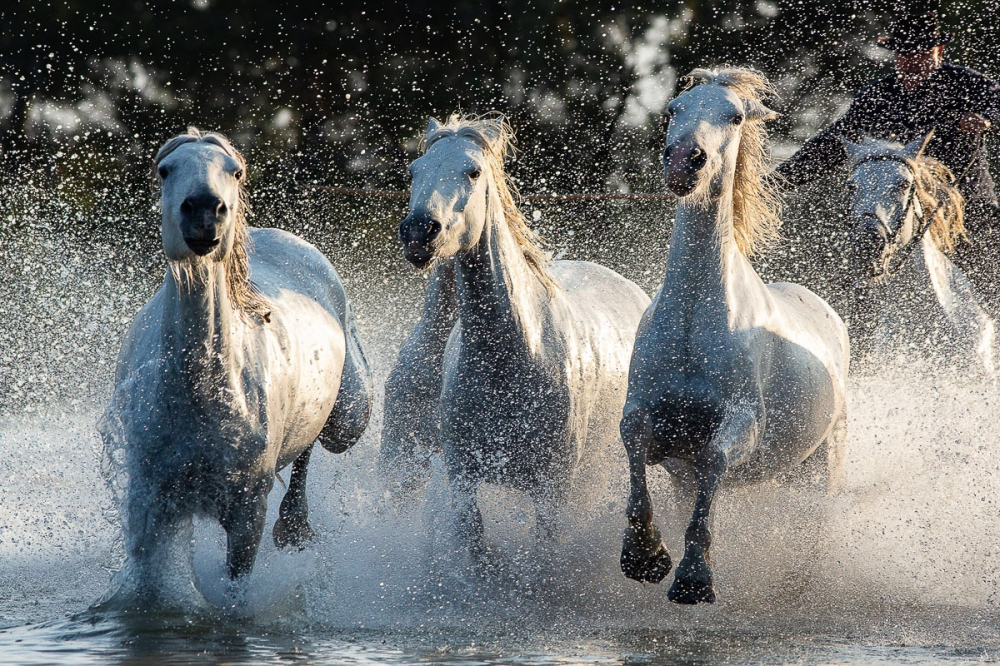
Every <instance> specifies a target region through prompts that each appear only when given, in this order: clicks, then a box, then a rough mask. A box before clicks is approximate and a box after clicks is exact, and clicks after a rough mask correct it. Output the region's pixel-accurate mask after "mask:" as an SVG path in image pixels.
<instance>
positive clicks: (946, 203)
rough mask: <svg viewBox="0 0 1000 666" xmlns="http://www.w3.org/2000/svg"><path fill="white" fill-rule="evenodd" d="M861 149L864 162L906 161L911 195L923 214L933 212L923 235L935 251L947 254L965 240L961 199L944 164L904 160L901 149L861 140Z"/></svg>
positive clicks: (922, 159)
mask: <svg viewBox="0 0 1000 666" xmlns="http://www.w3.org/2000/svg"><path fill="white" fill-rule="evenodd" d="M861 145H862V146H863V147H864V148H865V152H864V156H865V158H866V159H871V158H878V157H889V158H892V159H899V158H900V157H902V158H903V159H904V160H905V161H906V166H908V167H909V168H910V171H911V172H912V173H913V186H914V188H915V189H914V195H915V196H916V197H917V201H919V202H920V207H921V208H922V209H923V211H924V214H930V212H934V219H933V220H931V223H930V227H928V229H927V233H928V234H929V235H930V237H931V241H932V242H933V243H934V245H935V246H936V247H937V249H939V250H941V251H942V252H944V253H946V254H948V253H951V252H953V251H954V250H955V246H956V245H958V243H959V242H960V241H961V240H962V239H963V238H965V237H966V236H965V197H964V196H962V193H961V192H959V191H958V184H957V183H956V182H955V174H953V173H952V171H951V169H949V168H948V167H947V166H945V164H944V163H943V162H941V161H939V160H936V159H934V158H933V157H930V156H929V155H920V156H918V157H917V158H915V159H914V158H910V157H906V156H905V155H904V154H903V145H902V144H899V143H896V142H894V141H885V140H882V139H874V138H872V137H865V138H864V139H863V140H862V142H861Z"/></svg>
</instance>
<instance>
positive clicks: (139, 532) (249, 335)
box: [98, 128, 372, 601]
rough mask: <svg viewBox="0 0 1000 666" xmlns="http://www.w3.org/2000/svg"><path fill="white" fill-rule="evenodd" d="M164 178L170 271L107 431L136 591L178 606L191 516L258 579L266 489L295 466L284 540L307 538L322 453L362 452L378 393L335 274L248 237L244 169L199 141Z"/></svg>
mask: <svg viewBox="0 0 1000 666" xmlns="http://www.w3.org/2000/svg"><path fill="white" fill-rule="evenodd" d="M155 170H156V174H157V177H158V179H159V182H160V184H161V187H162V200H161V209H162V236H163V249H164V252H165V254H166V256H167V260H168V262H169V270H168V271H167V274H166V278H165V280H164V282H163V285H162V286H161V287H160V289H159V290H158V291H157V292H156V294H155V295H154V296H153V297H152V298H151V299H150V301H149V302H148V303H146V305H145V306H144V307H143V308H142V310H141V311H140V312H139V314H138V315H137V316H136V318H135V320H134V321H133V322H132V325H131V327H130V328H129V331H128V334H127V335H126V336H125V340H124V342H123V343H122V348H121V352H120V354H119V356H118V367H117V372H116V378H115V392H114V396H113V397H112V399H111V403H110V404H109V405H108V407H107V410H106V411H105V413H104V415H103V417H102V418H101V421H100V423H99V424H98V428H99V430H100V432H101V434H102V436H103V438H104V439H105V446H106V449H107V450H108V451H114V450H115V449H118V450H121V451H123V452H124V456H125V461H124V466H125V471H126V472H127V474H128V477H129V482H128V487H127V491H126V494H125V497H124V506H123V509H124V530H125V546H126V556H127V563H126V567H127V568H126V570H125V571H126V573H127V574H128V580H129V581H130V583H131V584H132V585H133V586H134V593H135V594H138V595H141V596H142V597H143V598H144V599H146V598H154V599H164V600H167V601H169V596H170V594H171V592H172V591H171V590H169V589H165V588H166V587H167V585H166V583H165V582H164V580H163V576H164V574H165V572H166V571H167V570H168V569H169V568H170V565H169V562H168V561H167V560H168V559H169V558H168V554H169V552H170V551H171V549H172V542H173V541H174V540H175V538H176V537H177V536H178V535H181V534H183V533H184V531H185V530H189V529H190V524H191V518H192V516H194V515H198V514H201V515H207V516H209V517H212V518H215V519H217V520H218V521H219V522H220V523H221V525H222V527H223V528H224V529H225V531H226V536H227V542H228V546H227V557H226V560H227V567H228V573H229V576H230V578H231V579H232V580H233V581H238V580H240V579H241V578H242V577H244V576H246V575H247V574H249V573H250V571H251V569H252V568H253V564H254V559H255V557H256V553H257V549H258V546H259V544H260V539H261V536H262V532H263V529H264V518H265V511H266V507H267V504H266V501H267V495H268V492H269V491H270V490H271V487H272V486H273V484H274V479H275V475H276V473H277V471H278V470H281V469H282V468H284V467H286V466H287V465H289V464H291V465H292V474H291V479H290V482H289V484H288V490H287V492H286V494H285V496H284V499H283V501H282V503H281V509H280V512H279V513H280V515H279V518H278V520H277V522H276V523H275V525H274V530H273V536H274V540H275V543H276V544H277V545H278V546H279V547H282V546H286V545H291V546H301V545H302V544H304V543H305V542H306V541H308V540H309V539H310V538H311V537H312V530H311V529H310V527H309V524H308V522H307V506H306V494H305V482H306V468H307V465H308V462H309V456H310V453H311V451H312V447H313V444H314V442H315V441H316V440H317V438H318V439H319V441H320V443H321V444H322V445H323V446H324V447H325V448H327V449H329V450H330V451H333V452H335V453H340V452H343V451H345V450H347V449H348V448H349V447H350V446H352V445H353V444H354V443H355V442H356V441H357V440H358V438H359V437H360V436H361V434H362V432H363V431H364V429H365V427H366V425H367V423H368V417H369V412H370V410H371V401H372V385H371V379H370V373H369V368H368V364H367V361H366V360H365V357H364V354H363V352H362V349H361V342H360V340H359V338H358V331H357V327H356V325H355V321H354V316H353V314H352V312H351V308H350V305H349V304H348V302H347V295H346V293H345V292H344V287H343V285H342V284H341V282H340V278H339V277H338V276H337V273H336V271H335V270H334V269H333V266H331V265H330V262H329V261H327V259H326V258H325V257H324V256H323V255H321V254H320V253H319V251H317V250H316V248H314V247H313V246H312V245H309V244H308V243H306V242H305V241H303V240H301V239H299V238H297V237H295V236H293V235H291V234H288V233H285V232H282V231H278V230H275V229H250V228H248V227H247V224H246V218H245V214H246V209H247V204H246V194H245V185H246V177H245V176H246V164H245V162H244V160H243V157H242V156H241V155H240V154H239V153H238V152H237V151H236V150H235V149H234V148H233V146H232V145H231V144H230V143H229V141H227V140H226V139H225V137H223V136H221V135H219V134H213V133H209V134H202V133H201V132H199V131H198V130H196V129H194V128H191V129H189V130H188V133H187V134H182V135H180V136H177V137H174V138H173V139H171V140H170V141H168V142H167V143H166V144H164V146H163V147H162V148H161V149H160V151H159V152H158V153H157V155H156V161H155ZM251 242H252V248H253V249H252V250H251ZM251 278H252V280H253V281H252V282H251ZM233 589H234V590H236V591H238V590H239V589H240V588H239V587H237V588H233Z"/></svg>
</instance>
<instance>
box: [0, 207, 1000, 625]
mask: <svg viewBox="0 0 1000 666" xmlns="http://www.w3.org/2000/svg"><path fill="white" fill-rule="evenodd" d="M387 226H388V225H387ZM388 229H391V227H388ZM390 234H391V232H390V231H389V230H381V229H380V230H379V231H378V232H377V234H376V238H375V240H374V241H372V243H373V244H374V245H376V246H380V247H382V248H383V250H380V251H382V252H385V253H387V254H386V255H385V256H390V255H391V248H392V245H391V235H390ZM306 235H307V237H308V236H309V233H308V231H307V232H306ZM317 235H319V234H317ZM144 247H146V248H147V250H145V252H146V254H145V255H144V254H143V252H140V251H133V252H131V253H130V252H127V251H124V250H122V248H121V247H116V246H115V244H114V243H113V242H112V241H110V240H107V239H105V241H104V242H98V241H95V240H93V239H88V240H86V241H85V242H84V241H81V240H77V239H74V238H65V237H62V238H60V239H59V240H58V241H56V240H54V239H52V240H47V239H44V238H42V239H37V238H36V239H33V241H32V242H28V239H25V240H24V241H23V245H22V246H12V245H11V244H10V243H8V244H6V245H5V246H4V250H5V252H4V253H5V255H6V256H7V257H9V256H11V255H12V254H16V255H17V256H18V257H19V258H20V269H19V271H18V272H15V273H14V274H13V275H12V276H10V277H8V278H7V279H5V280H4V281H3V283H2V285H0V289H2V290H3V291H4V294H5V298H4V303H5V307H6V308H10V310H9V311H8V317H7V318H6V321H5V323H4V325H3V326H4V328H3V329H2V330H0V335H2V336H3V338H4V340H5V341H7V342H8V343H9V344H7V346H6V347H5V348H4V349H5V351H4V357H3V364H4V374H5V377H4V381H5V382H6V383H7V385H14V386H16V385H17V382H18V381H21V380H22V379H24V380H25V383H22V384H21V387H22V389H21V391H20V392H19V393H8V394H7V396H6V397H5V399H6V400H7V403H6V404H5V410H6V416H5V417H4V419H3V421H2V422H0V478H2V479H3V483H2V484H0V588H2V589H4V590H9V591H10V592H5V594H4V596H3V598H2V599H0V622H3V623H6V624H8V625H14V624H20V623H23V622H25V621H33V620H39V619H45V618H51V617H53V616H54V615H58V614H63V613H68V612H79V611H81V610H83V609H84V608H86V606H87V605H89V604H90V603H92V602H94V601H96V600H98V599H99V598H101V596H102V595H103V594H104V593H105V592H106V591H107V590H108V588H109V585H110V582H109V581H110V580H111V571H110V570H112V569H114V568H115V567H116V566H118V565H119V564H120V546H118V545H116V544H119V543H120V525H119V524H118V521H117V520H116V514H115V510H114V509H115V504H114V499H115V492H113V489H109V487H108V486H107V484H106V481H107V479H109V478H110V479H114V478H115V474H116V473H117V472H120V471H121V470H120V465H119V463H120V461H119V460H116V459H115V458H114V457H113V456H108V455H106V452H104V451H102V449H101V444H100V442H99V441H98V438H97V435H96V432H95V430H94V421H95V420H96V418H97V416H98V414H99V413H100V410H101V408H102V406H103V401H104V400H106V399H107V396H108V394H109V392H110V386H111V365H110V359H112V358H113V356H114V354H115V353H116V352H117V341H118V340H119V339H120V336H121V334H122V332H123V330H124V327H125V326H126V325H127V320H128V319H129V317H130V315H131V313H133V312H134V311H135V310H137V309H138V307H139V306H140V305H141V302H142V301H143V300H144V298H145V297H146V296H147V295H148V294H149V293H150V292H151V290H152V289H153V288H155V286H156V284H157V283H158V280H159V277H160V275H161V274H160V273H159V271H158V270H157V268H156V260H155V257H156V249H155V245H153V244H147V245H146V246H144ZM570 249H571V251H572V249H573V248H570ZM330 254H331V255H333V256H334V257H335V262H336V263H338V268H340V270H341V273H342V274H343V275H344V276H345V278H346V282H347V288H348V290H349V292H350V294H351V297H352V299H353V300H354V301H355V304H356V307H357V313H358V318H359V323H360V326H361V329H362V334H363V336H364V339H365V342H366V344H367V348H368V352H369V355H370V358H371V360H372V364H373V366H374V368H375V370H376V373H377V377H376V380H377V388H378V390H381V383H382V382H383V381H384V379H385V377H386V375H387V374H388V372H389V369H390V367H391V364H392V362H393V361H394V358H395V353H396V350H397V349H398V346H399V344H400V342H401V340H402V338H403V336H404V335H405V333H406V331H407V330H408V328H409V326H410V325H412V323H413V321H414V318H415V316H416V312H417V309H418V303H419V299H420V297H421V294H422V291H421V290H422V284H421V282H420V279H419V278H414V277H413V276H412V275H411V274H410V273H408V272H407V270H408V269H407V268H406V267H405V266H403V265H402V262H401V261H396V260H389V259H386V260H385V262H383V261H382V260H381V259H378V256H379V255H374V256H375V257H376V260H375V261H372V262H370V263H369V265H367V267H366V262H365V261H363V258H364V257H362V256H361V255H355V254H352V253H351V251H350V250H345V249H344V248H343V247H340V248H333V249H332V251H330ZM580 254H582V255H584V256H586V254H587V252H586V251H585V250H584V251H583V252H580ZM136 255H138V256H139V257H140V259H136V260H135V261H134V262H133V261H131V260H129V261H126V259H128V258H129V257H132V258H133V259H134V258H135V256H136ZM338 256H339V257H340V259H339V260H338V259H337V257H338ZM372 256H373V255H368V257H367V258H369V259H370V258H371V257H372ZM345 257H346V258H345ZM657 261H658V259H657V257H650V258H649V259H648V264H649V265H654V264H655V263H656V262H657ZM392 262H395V263H392ZM130 265H132V266H133V271H132V272H130V271H129V270H128V268H129V266H130ZM136 265H139V266H143V267H144V268H142V270H137V269H135V268H134V267H135V266H136ZM387 265H388V266H389V268H388V269H387V268H386V266H387ZM649 265H646V264H642V265H638V266H636V265H633V266H630V267H626V268H627V270H629V271H631V272H633V273H638V274H642V273H643V272H644V271H645V272H648V271H649V270H650V267H649ZM654 267H655V266H654ZM387 276H388V277H387ZM397 276H398V278H397ZM90 324H93V327H90ZM14 341H17V342H14ZM26 341H30V342H26ZM41 368H44V372H45V373H46V374H45V376H44V377H43V376H41V375H40V374H39V373H40V372H42V370H41ZM29 372H30V373H34V374H35V380H33V382H28V381H27V380H26V378H25V374H26V373H29ZM84 387H86V388H84ZM849 392H850V395H849V410H850V411H849V419H850V423H849V432H850V434H849V438H848V453H847V459H846V462H845V469H844V475H843V479H842V483H841V485H840V487H839V488H838V489H837V490H836V491H835V492H832V493H831V492H828V491H827V489H826V487H825V484H823V483H814V482H809V481H808V480H807V481H796V482H789V483H784V482H773V483H765V484H763V485H759V486H752V487H747V488H730V489H728V490H726V491H725V493H724V494H723V495H722V497H721V499H720V501H719V502H718V506H717V509H716V515H715V523H714V524H715V527H714V533H715V539H714V545H713V564H714V567H715V570H716V577H717V586H718V592H719V596H720V603H718V604H716V605H715V606H714V607H696V608H682V607H677V606H674V605H672V604H670V603H669V602H668V601H667V598H666V590H667V586H666V585H661V586H653V585H642V584H639V583H635V582H633V581H629V580H626V579H625V578H624V577H623V576H622V575H621V573H620V571H619V568H618V555H619V548H620V539H621V533H622V530H623V528H624V518H623V515H624V503H625V497H626V482H627V475H626V472H625V469H626V465H625V457H624V454H623V451H622V448H621V446H620V443H619V442H618V440H617V437H616V436H615V434H614V433H613V432H608V433H606V434H605V435H604V436H603V437H602V438H601V441H599V442H597V443H596V448H597V450H598V455H596V456H595V459H594V461H593V462H592V469H591V471H592V473H590V474H585V475H584V477H583V478H582V479H581V483H580V486H579V487H578V491H579V492H577V494H576V497H574V499H573V501H572V502H571V504H570V506H569V507H568V508H567V509H566V511H565V514H564V518H563V521H562V524H563V525H564V528H563V530H562V533H561V534H560V536H559V538H558V540H557V542H556V543H554V544H538V543H536V541H535V533H534V529H533V523H534V514H533V510H532V507H531V504H530V502H529V501H528V500H527V499H526V498H524V497H522V496H520V495H519V494H517V493H515V492H512V491H509V490H506V489H502V488H495V487H487V488H485V489H484V491H483V492H482V496H481V499H482V507H483V511H484V517H485V519H486V524H487V539H488V543H489V544H490V548H491V551H492V553H491V557H492V562H493V566H492V567H491V570H490V572H489V575H486V576H483V575H481V574H479V573H477V572H476V571H475V570H474V569H473V568H472V567H471V564H470V562H469V560H468V557H467V556H466V555H465V553H464V552H463V550H462V548H461V547H460V545H459V544H457V543H456V542H455V540H454V539H453V537H452V533H451V513H450V507H449V496H448V489H447V483H446V478H445V474H444V471H443V469H442V468H441V465H440V462H439V461H438V462H437V463H436V464H435V466H434V467H433V469H432V474H431V475H430V478H429V479H428V480H427V484H426V488H425V489H423V490H422V491H421V492H420V493H418V494H416V495H415V496H412V497H409V498H397V497H393V496H391V495H390V494H389V493H388V491H387V489H386V486H385V484H383V483H382V481H381V479H380V478H379V477H378V474H377V465H376V456H377V446H378V435H379V432H380V427H381V413H380V412H379V411H376V413H375V415H374V418H373V419H372V423H371V426H370V428H369V431H368V432H367V433H366V435H365V437H364V438H363V439H362V441H361V442H360V443H359V444H358V445H357V446H356V447H355V448H354V449H353V450H351V451H349V452H348V453H346V454H344V455H340V456H334V455H330V454H327V453H326V452H317V455H314V456H313V467H312V469H311V471H310V477H309V499H310V507H311V511H312V516H311V520H312V524H313V527H314V528H315V529H316V531H317V533H318V538H317V539H316V541H315V542H314V543H313V544H312V545H311V546H309V547H308V548H307V549H306V550H304V551H302V552H280V551H278V550H276V549H275V547H274V546H273V544H271V543H270V541H269V539H265V541H264V544H263V547H262V549H261V552H260V555H259V557H258V560H257V565H256V568H255V570H254V572H253V574H252V576H251V579H250V582H249V588H248V589H249V594H248V598H247V603H246V607H245V608H243V609H240V610H239V611H236V613H237V614H238V616H239V617H240V618H242V619H241V621H250V622H252V623H255V624H257V625H259V626H262V627H270V628H275V627H286V628H298V629H301V628H303V627H310V628H313V629H317V628H318V630H322V631H349V632H372V631H374V632H394V633H395V634H396V635H400V636H402V635H408V632H409V634H412V635H416V636H419V635H423V634H424V633H425V632H430V633H433V632H438V633H440V632H453V633H454V632H457V634H458V635H461V636H464V637H466V638H467V639H468V637H473V638H472V640H473V641H475V640H497V641H499V640H501V639H502V638H503V637H504V636H509V635H515V636H526V635H530V636H532V637H535V638H536V640H537V637H538V636H548V637H550V638H553V639H555V638H556V637H563V638H564V637H566V636H576V637H586V638H587V640H591V641H593V640H597V641H600V640H607V641H626V640H633V639H634V640H637V641H640V642H641V641H645V640H647V639H648V637H644V636H645V634H642V632H643V631H645V630H656V631H664V630H670V631H675V632H677V633H676V635H675V639H676V640H677V641H679V642H680V643H683V640H684V638H683V637H684V635H685V632H691V631H702V632H708V633H710V634H711V633H712V632H725V633H726V635H729V636H733V635H735V636H748V635H757V634H761V633H767V634H768V635H772V636H780V635H785V634H787V633H789V632H800V633H803V632H804V633H811V634H817V633H818V634H824V635H838V636H839V635H846V636H849V637H854V638H855V639H857V640H861V641H864V640H873V641H886V640H888V641H898V642H904V643H905V642H913V641H917V642H922V643H924V644H927V643H934V642H944V643H951V644H955V643H961V642H965V641H968V642H975V643H976V644H990V645H995V644H998V643H1000V633H998V631H997V629H996V627H997V626H1000V622H998V620H1000V613H998V609H997V606H998V604H1000V583H998V579H1000V545H998V544H1000V507H998V499H997V498H998V497H1000V487H998V484H1000V447H997V446H996V444H995V437H994V433H997V432H1000V410H998V409H997V406H998V401H1000V397H998V394H997V393H996V390H995V388H994V387H992V386H985V385H984V386H979V385H970V384H969V383H967V382H965V381H963V380H962V379H961V378H955V377H949V376H948V375H946V374H941V373H937V374H935V373H932V372H927V369H926V368H922V367H919V366H917V365H914V361H913V360H912V359H909V360H907V361H906V362H905V363H903V364H900V365H897V366H894V367H882V368H880V370H879V372H878V373H869V374H860V375H858V376H856V377H854V378H853V379H852V380H851V382H850V391H849ZM377 404H378V402H377ZM102 465H103V466H104V473H103V474H102ZM653 477H654V485H653V493H654V501H655V511H656V514H657V516H658V520H659V521H660V522H661V526H662V527H663V528H664V536H665V538H666V540H667V545H668V547H669V548H670V550H671V552H672V553H673V554H675V556H679V555H680V553H681V550H682V545H683V544H682V534H683V525H684V522H685V521H686V520H687V517H688V515H689V512H690V508H689V507H688V506H678V505H677V503H676V502H675V501H674V496H673V492H672V488H671V486H670V484H669V482H668V480H667V478H666V474H665V473H655V472H654V474H653ZM279 501H280V484H279V487H278V489H277V490H276V491H275V493H273V495H272V497H271V498H270V502H269V513H268V516H269V525H268V533H269V527H270V522H272V521H273V520H274V517H275V516H276V515H277V506H278V502H279ZM223 538H224V537H223V534H222V531H221V529H220V528H219V527H218V526H217V525H215V524H214V523H212V522H209V521H196V522H195V524H194V525H193V529H192V531H191V536H190V539H191V541H190V543H187V544H183V546H184V549H185V551H186V552H188V553H190V555H191V557H192V560H191V561H192V568H193V572H194V573H193V575H194V577H195V581H194V582H195V584H196V585H197V587H198V589H199V590H200V592H201V594H203V595H204V596H205V597H206V598H207V599H208V600H209V601H210V602H212V603H213V604H215V605H216V606H218V607H220V608H221V607H222V606H224V604H225V601H226V598H225V587H226V586H225V574H224V548H223V543H224V542H223ZM220 613H221V614H222V615H223V616H226V613H227V611H224V610H222V611H220ZM637 632H638V633H637ZM626 637H632V638H626ZM541 640H548V639H541ZM648 640H652V639H648Z"/></svg>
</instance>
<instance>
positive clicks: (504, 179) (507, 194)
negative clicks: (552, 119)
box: [420, 113, 560, 296]
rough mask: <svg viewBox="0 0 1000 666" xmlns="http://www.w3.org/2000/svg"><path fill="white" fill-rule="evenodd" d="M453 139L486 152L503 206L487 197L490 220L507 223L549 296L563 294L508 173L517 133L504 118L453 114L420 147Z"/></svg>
mask: <svg viewBox="0 0 1000 666" xmlns="http://www.w3.org/2000/svg"><path fill="white" fill-rule="evenodd" d="M449 136H456V137H464V138H469V139H472V140H473V141H474V142H475V143H476V144H477V145H478V146H479V147H480V148H481V149H482V151H483V155H484V156H485V157H486V164H487V165H488V166H489V168H490V171H491V172H492V173H493V185H492V186H493V189H494V193H495V194H496V197H497V200H498V201H499V202H500V209H499V210H496V206H495V205H494V203H493V201H494V200H493V198H492V197H487V200H486V217H487V220H490V221H492V220H504V221H505V222H506V223H507V228H508V229H509V230H510V233H511V235H512V236H513V238H514V240H515V241H516V243H517V246H518V248H520V250H521V253H522V254H523V255H524V260H525V261H526V262H527V264H528V268H529V269H530V270H531V272H532V274H533V275H534V276H535V277H536V278H537V279H538V281H539V282H541V283H542V285H544V286H545V289H546V291H547V292H548V293H549V295H550V296H554V295H555V294H556V293H558V292H559V291H560V287H559V284H558V283H557V282H556V280H555V278H554V277H552V273H551V272H550V271H549V267H550V265H551V263H552V260H551V258H550V257H549V254H548V253H547V252H546V251H545V250H544V248H543V247H542V241H541V238H540V237H539V236H538V234H536V233H535V232H534V231H532V229H531V227H529V226H528V220H527V218H525V216H524V214H523V213H521V209H520V208H519V207H518V202H519V201H520V200H521V193H520V192H518V190H517V186H516V185H515V184H514V183H513V181H511V179H510V175H509V174H508V173H507V172H506V171H505V170H504V162H505V161H506V160H507V156H508V154H510V153H511V152H513V150H514V144H515V143H516V141H517V139H516V138H515V136H514V130H513V129H512V128H511V126H510V124H509V123H507V120H506V119H505V118H504V117H503V116H500V115H497V116H464V115H461V114H458V113H453V114H452V115H451V116H449V118H448V120H447V121H446V122H444V123H442V124H440V125H439V126H438V127H437V128H436V129H435V130H434V131H432V132H430V133H429V134H427V136H425V137H424V138H423V140H422V141H421V146H420V147H421V149H422V150H423V151H426V150H427V149H429V148H430V147H431V146H433V145H434V144H435V143H436V142H437V141H439V140H441V139H443V138H446V137H449Z"/></svg>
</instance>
